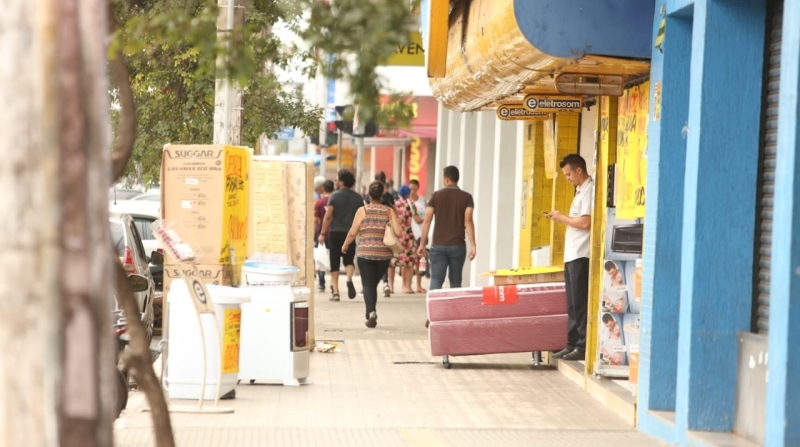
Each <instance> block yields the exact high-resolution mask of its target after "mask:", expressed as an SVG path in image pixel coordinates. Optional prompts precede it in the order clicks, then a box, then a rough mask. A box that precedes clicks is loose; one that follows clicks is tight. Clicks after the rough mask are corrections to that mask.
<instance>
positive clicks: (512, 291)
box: [483, 286, 518, 306]
mask: <svg viewBox="0 0 800 447" xmlns="http://www.w3.org/2000/svg"><path fill="white" fill-rule="evenodd" d="M517 302H518V297H517V286H486V287H484V288H483V305H484V306H499V305H503V304H517Z"/></svg>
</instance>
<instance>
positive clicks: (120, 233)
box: [109, 219, 125, 256]
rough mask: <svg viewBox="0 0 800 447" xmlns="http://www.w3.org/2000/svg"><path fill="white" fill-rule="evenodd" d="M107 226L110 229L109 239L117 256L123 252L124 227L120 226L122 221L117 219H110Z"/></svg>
mask: <svg viewBox="0 0 800 447" xmlns="http://www.w3.org/2000/svg"><path fill="white" fill-rule="evenodd" d="M109 227H110V229H111V241H112V242H114V248H115V249H116V250H117V256H123V255H124V254H125V227H123V226H122V221H120V220H117V219H111V220H110V221H109Z"/></svg>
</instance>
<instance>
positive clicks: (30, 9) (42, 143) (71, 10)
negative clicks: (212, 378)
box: [0, 0, 114, 447]
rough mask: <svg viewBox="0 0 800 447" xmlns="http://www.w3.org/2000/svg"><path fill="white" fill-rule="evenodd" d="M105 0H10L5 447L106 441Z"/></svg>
mask: <svg viewBox="0 0 800 447" xmlns="http://www.w3.org/2000/svg"><path fill="white" fill-rule="evenodd" d="M108 3H109V2H108V1H106V0H39V1H30V0H3V14H2V15H0V54H3V56H4V58H5V60H7V61H22V60H25V61H26V73H25V75H24V76H20V73H19V70H0V102H2V104H3V105H4V111H3V119H2V120H0V135H4V136H5V137H6V138H3V140H2V141H0V189H2V190H5V191H13V192H9V193H6V194H0V209H2V210H3V213H2V216H0V228H3V232H4V234H5V236H4V237H2V238H0V253H3V254H4V256H5V258H4V262H3V268H2V269H0V302H2V305H0V321H2V324H0V350H1V351H2V353H3V355H2V357H1V358H0V445H3V446H21V445H29V446H44V445H49V446H63V447H72V446H86V447H93V446H108V445H112V443H113V442H112V422H113V421H112V417H113V416H111V400H112V399H111V389H112V388H111V384H112V383H113V382H112V381H111V380H112V377H113V375H112V373H113V372H114V356H113V347H112V340H111V326H110V312H111V309H110V305H109V302H108V300H109V299H110V297H111V294H112V287H111V283H112V278H113V273H112V268H111V266H112V259H113V258H112V255H111V253H110V250H109V241H110V240H111V239H109V237H110V236H109V227H108V186H109V185H110V184H111V172H110V169H109V166H111V151H110V150H109V147H108V141H109V138H108V127H107V126H108V123H109V120H108V110H109V103H108V89H109V84H108V80H107V77H106V71H107V69H108V67H107V59H106V56H107V51H108V49H107V48H106V45H105V42H107V40H108V34H107V33H108V27H107V20H108V16H107V13H108V9H107V8H108Z"/></svg>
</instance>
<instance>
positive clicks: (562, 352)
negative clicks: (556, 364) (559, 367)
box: [553, 347, 575, 359]
mask: <svg viewBox="0 0 800 447" xmlns="http://www.w3.org/2000/svg"><path fill="white" fill-rule="evenodd" d="M574 350H575V348H570V347H566V348H564V349H562V350H560V351H558V352H554V353H553V358H556V359H560V358H561V357H564V356H565V355H567V354H569V353H570V352H572V351H574Z"/></svg>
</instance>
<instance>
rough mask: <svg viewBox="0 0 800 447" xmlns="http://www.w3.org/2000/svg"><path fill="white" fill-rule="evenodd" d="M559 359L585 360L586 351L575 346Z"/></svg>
mask: <svg viewBox="0 0 800 447" xmlns="http://www.w3.org/2000/svg"><path fill="white" fill-rule="evenodd" d="M561 359H562V360H568V361H575V360H586V351H585V350H583V349H581V348H575V349H574V350H573V351H572V352H570V353H569V354H566V355H564V356H563V357H561Z"/></svg>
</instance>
